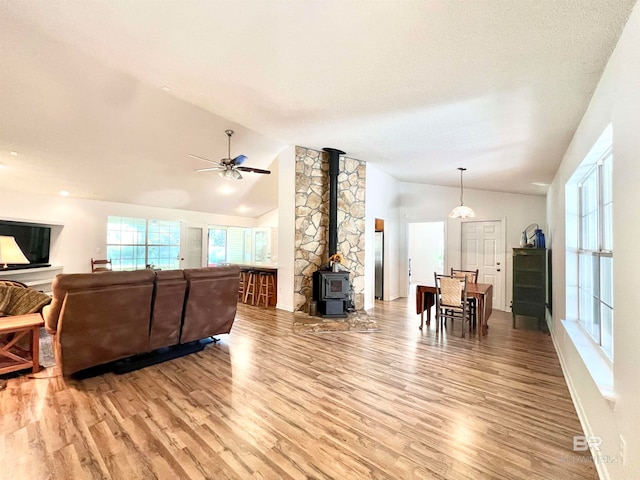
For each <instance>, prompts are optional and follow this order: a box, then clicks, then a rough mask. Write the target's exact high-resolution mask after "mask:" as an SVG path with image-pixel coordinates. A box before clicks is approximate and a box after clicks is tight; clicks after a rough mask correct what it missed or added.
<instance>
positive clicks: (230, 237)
mask: <svg viewBox="0 0 640 480" xmlns="http://www.w3.org/2000/svg"><path fill="white" fill-rule="evenodd" d="M269 261H271V231H270V230H269V229H267V228H244V227H225V226H212V227H209V250H208V262H209V265H211V264H216V263H254V262H269Z"/></svg>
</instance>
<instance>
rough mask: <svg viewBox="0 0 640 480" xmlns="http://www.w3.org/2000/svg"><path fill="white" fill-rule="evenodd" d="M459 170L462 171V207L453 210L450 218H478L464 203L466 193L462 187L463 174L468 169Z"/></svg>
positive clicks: (459, 168)
mask: <svg viewBox="0 0 640 480" xmlns="http://www.w3.org/2000/svg"><path fill="white" fill-rule="evenodd" d="M458 170H460V206H458V207H456V208H454V209H453V210H451V213H450V214H449V218H473V217H475V216H476V213H475V212H474V211H473V210H472V209H471V208H469V207H467V206H466V205H465V204H464V202H463V201H462V194H463V193H464V188H463V187H462V172H464V171H465V170H466V168H462V167H458Z"/></svg>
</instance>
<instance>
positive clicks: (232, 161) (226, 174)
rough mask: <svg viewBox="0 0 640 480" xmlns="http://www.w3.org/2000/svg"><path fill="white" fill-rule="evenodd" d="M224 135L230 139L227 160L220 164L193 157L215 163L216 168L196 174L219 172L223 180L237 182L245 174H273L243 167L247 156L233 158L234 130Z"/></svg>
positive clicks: (195, 156)
mask: <svg viewBox="0 0 640 480" xmlns="http://www.w3.org/2000/svg"><path fill="white" fill-rule="evenodd" d="M224 133H226V134H227V137H228V138H229V150H228V152H227V158H223V159H221V160H220V161H219V162H214V161H213V160H209V159H207V158H203V157H199V156H198V155H191V154H189V156H190V157H191V158H197V159H198V160H203V161H205V162H209V163H213V164H214V165H215V167H207V168H199V169H198V170H196V172H211V171H216V170H217V171H218V175H220V176H221V177H222V178H227V179H231V178H235V179H236V180H242V174H241V173H240V171H243V172H253V173H266V174H269V173H271V172H270V171H269V170H262V169H261V168H253V167H243V166H242V163H244V161H245V160H246V159H247V157H246V156H245V155H238V156H237V157H235V158H231V136H232V135H233V130H225V131H224Z"/></svg>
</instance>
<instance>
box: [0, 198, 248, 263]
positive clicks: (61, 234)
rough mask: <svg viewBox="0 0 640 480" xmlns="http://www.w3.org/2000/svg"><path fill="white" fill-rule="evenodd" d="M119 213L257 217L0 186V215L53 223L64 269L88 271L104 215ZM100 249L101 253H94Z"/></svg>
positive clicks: (235, 222)
mask: <svg viewBox="0 0 640 480" xmlns="http://www.w3.org/2000/svg"><path fill="white" fill-rule="evenodd" d="M109 215H119V216H126V217H136V218H153V219H157V220H177V221H181V222H186V223H190V224H196V225H232V226H244V227H253V226H255V223H256V220H255V219H252V218H244V217H232V216H226V215H215V214H211V213H203V212H192V211H188V210H177V209H170V208H159V207H145V206H141V205H130V204H125V203H115V202H103V201H98V200H84V199H77V198H71V197H60V196H47V195H33V194H28V193H22V192H11V191H8V190H4V189H3V190H2V191H1V192H0V219H5V220H23V221H32V222H36V223H48V224H54V226H53V228H52V231H51V233H52V244H51V251H50V258H49V260H50V263H51V264H52V265H60V266H63V267H64V272H65V273H76V272H89V271H91V263H90V260H91V258H92V257H93V258H105V256H106V251H107V245H106V240H107V217H108V216H109ZM98 250H100V252H101V253H97V252H98Z"/></svg>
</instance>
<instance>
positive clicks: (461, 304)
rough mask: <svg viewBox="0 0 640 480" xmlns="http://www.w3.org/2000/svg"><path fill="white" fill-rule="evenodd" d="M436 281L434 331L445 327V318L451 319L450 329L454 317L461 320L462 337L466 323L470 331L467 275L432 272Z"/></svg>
mask: <svg viewBox="0 0 640 480" xmlns="http://www.w3.org/2000/svg"><path fill="white" fill-rule="evenodd" d="M434 276H435V283H436V315H437V319H436V320H437V323H436V331H437V330H438V329H439V328H443V329H444V328H445V325H446V320H447V319H451V329H453V324H454V320H455V319H460V320H461V321H462V322H461V323H462V335H461V336H462V338H464V335H465V327H466V325H465V324H466V323H469V331H471V312H470V308H469V302H467V277H466V276H464V277H454V276H449V275H438V274H437V273H435V274H434Z"/></svg>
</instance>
